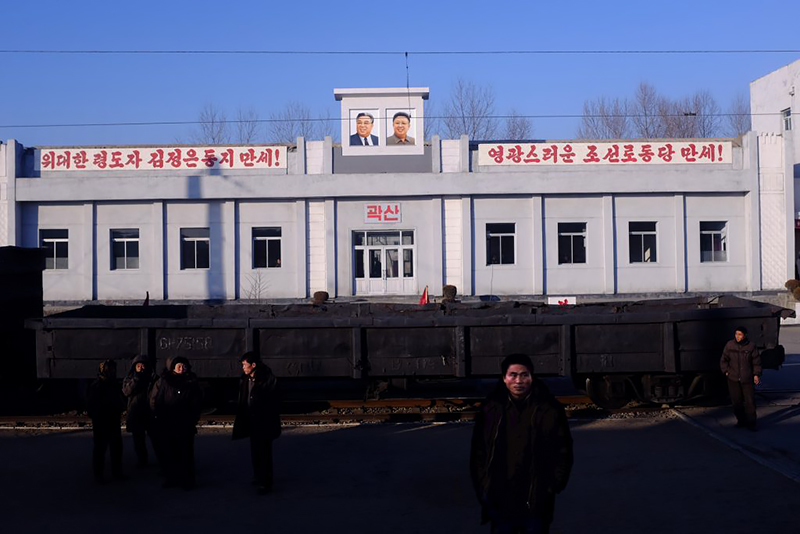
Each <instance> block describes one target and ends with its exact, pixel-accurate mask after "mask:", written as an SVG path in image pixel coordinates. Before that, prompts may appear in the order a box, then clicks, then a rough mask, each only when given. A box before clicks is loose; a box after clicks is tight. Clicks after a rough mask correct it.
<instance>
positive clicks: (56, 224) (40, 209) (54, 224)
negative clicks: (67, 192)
mask: <svg viewBox="0 0 800 534" xmlns="http://www.w3.org/2000/svg"><path fill="white" fill-rule="evenodd" d="M92 209H93V208H92V205H91V204H88V205H87V204H47V205H41V206H36V205H32V204H26V205H24V206H23V208H22V213H23V215H22V218H23V225H22V246H23V247H38V246H39V230H50V229H52V230H61V229H66V230H68V231H69V243H68V257H69V261H68V268H67V269H63V270H62V269H54V270H46V271H44V273H43V275H42V286H43V290H44V300H92V298H93V297H94V295H93V288H92V270H93V269H92V263H93V261H94V254H93V253H92V250H93V224H92Z"/></svg>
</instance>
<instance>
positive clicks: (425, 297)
mask: <svg viewBox="0 0 800 534" xmlns="http://www.w3.org/2000/svg"><path fill="white" fill-rule="evenodd" d="M419 303H420V304H430V303H431V301H430V300H429V299H428V286H425V291H423V292H422V296H421V297H420V298H419Z"/></svg>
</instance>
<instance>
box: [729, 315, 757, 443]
mask: <svg viewBox="0 0 800 534" xmlns="http://www.w3.org/2000/svg"><path fill="white" fill-rule="evenodd" d="M719 367H720V369H721V370H722V372H723V374H725V376H726V377H728V392H729V393H730V395H731V403H733V413H734V415H736V426H737V427H739V428H742V427H747V428H749V429H750V430H752V431H753V432H755V430H756V397H755V386H757V385H758V384H759V383H760V382H761V355H760V354H759V352H758V349H757V348H756V346H755V344H754V343H753V342H752V341H750V340H749V339H747V328H745V327H743V326H740V327H738V328H736V331H735V332H734V334H733V339H732V340H730V341H728V343H727V344H726V345H725V349H724V350H723V351H722V358H720V360H719Z"/></svg>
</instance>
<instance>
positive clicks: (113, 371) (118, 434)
mask: <svg viewBox="0 0 800 534" xmlns="http://www.w3.org/2000/svg"><path fill="white" fill-rule="evenodd" d="M86 404H87V409H88V412H89V417H91V418H92V441H93V450H92V469H93V471H94V478H95V480H96V481H97V482H98V483H99V484H102V483H104V482H105V478H104V477H103V471H104V468H105V462H106V449H110V450H111V476H112V477H114V478H116V479H123V478H124V477H123V475H122V430H121V428H120V424H121V421H120V419H121V416H122V410H124V409H125V399H124V398H123V396H122V391H121V390H120V387H119V382H117V364H116V363H115V362H114V361H113V360H106V361H104V362H103V363H101V364H100V368H99V370H98V373H97V379H96V380H95V381H94V382H92V383H91V384H90V385H89V389H88V392H87V403H86Z"/></svg>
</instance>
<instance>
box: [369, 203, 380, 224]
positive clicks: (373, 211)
mask: <svg viewBox="0 0 800 534" xmlns="http://www.w3.org/2000/svg"><path fill="white" fill-rule="evenodd" d="M381 212H382V210H381V207H380V206H375V205H372V206H367V219H378V220H379V221H380V220H381Z"/></svg>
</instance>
